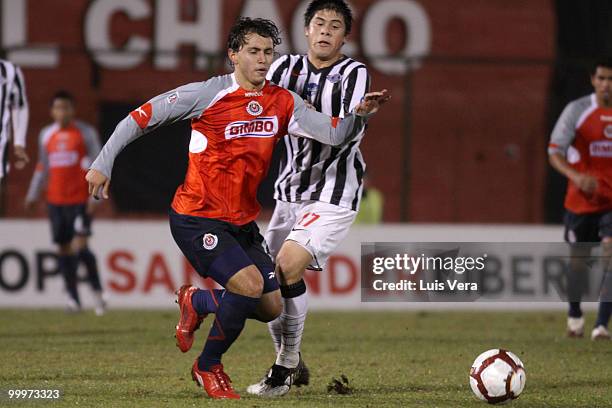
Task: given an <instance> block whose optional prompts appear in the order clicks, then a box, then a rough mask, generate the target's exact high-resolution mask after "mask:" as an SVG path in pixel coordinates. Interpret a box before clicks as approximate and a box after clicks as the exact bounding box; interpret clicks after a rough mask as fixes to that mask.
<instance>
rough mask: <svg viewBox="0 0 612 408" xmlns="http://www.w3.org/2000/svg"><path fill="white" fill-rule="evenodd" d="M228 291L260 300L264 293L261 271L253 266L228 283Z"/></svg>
mask: <svg viewBox="0 0 612 408" xmlns="http://www.w3.org/2000/svg"><path fill="white" fill-rule="evenodd" d="M227 289H228V290H230V291H231V292H234V293H238V294H239V295H243V296H248V297H253V298H259V297H261V294H262V292H263V278H262V276H261V273H259V270H258V269H257V268H256V267H255V266H253V265H251V266H248V267H246V268H244V269H242V270H240V271H239V272H238V273H236V274H235V275H234V276H232V278H231V279H230V280H229V281H228V282H227Z"/></svg>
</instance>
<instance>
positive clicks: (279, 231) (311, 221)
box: [265, 200, 357, 270]
mask: <svg viewBox="0 0 612 408" xmlns="http://www.w3.org/2000/svg"><path fill="white" fill-rule="evenodd" d="M356 216H357V212H356V211H353V210H350V209H348V208H343V207H339V206H337V205H333V204H329V203H324V202H321V201H301V202H299V203H288V202H285V201H279V200H277V201H276V207H275V208H274V213H273V214H272V219H271V220H270V224H268V230H267V231H266V234H265V238H266V244H267V245H268V250H269V252H270V255H271V256H272V259H275V258H276V255H277V254H278V251H279V250H280V248H281V246H282V245H283V242H285V241H286V240H291V241H295V242H297V243H298V244H300V245H301V246H302V247H304V249H306V250H307V251H308V252H309V253H310V254H311V255H312V263H311V265H310V266H309V268H311V269H315V270H321V269H323V266H325V263H326V262H327V258H329V255H330V254H331V253H332V252H333V251H334V250H335V249H336V248H337V247H338V245H339V244H340V242H341V241H342V240H343V239H344V238H345V237H346V235H347V234H348V231H349V228H350V227H351V225H352V224H353V221H355V217H356Z"/></svg>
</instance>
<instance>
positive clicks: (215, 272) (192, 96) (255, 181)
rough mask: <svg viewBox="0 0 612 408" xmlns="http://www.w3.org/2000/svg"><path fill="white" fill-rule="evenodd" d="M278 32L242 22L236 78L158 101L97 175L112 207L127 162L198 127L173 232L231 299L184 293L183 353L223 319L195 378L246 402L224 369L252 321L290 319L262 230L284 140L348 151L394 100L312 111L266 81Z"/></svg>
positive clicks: (125, 132)
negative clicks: (335, 111) (175, 132)
mask: <svg viewBox="0 0 612 408" xmlns="http://www.w3.org/2000/svg"><path fill="white" fill-rule="evenodd" d="M279 43H280V38H279V33H278V28H277V27H276V26H275V25H274V23H273V22H271V21H269V20H264V19H249V18H241V19H240V20H239V21H238V22H237V23H236V24H235V25H234V26H233V27H232V29H231V31H230V34H229V38H228V45H227V48H228V56H229V59H230V61H231V63H232V65H233V66H234V72H233V73H232V74H228V75H222V76H217V77H213V78H210V79H209V80H207V81H204V82H199V83H191V84H188V85H184V86H181V87H179V88H177V89H175V90H172V91H170V92H167V93H165V94H162V95H160V96H157V97H155V98H153V99H151V100H150V101H149V102H147V103H145V104H144V105H142V106H141V107H139V108H138V109H136V110H135V111H133V112H132V113H131V114H130V115H129V116H128V117H126V118H125V119H124V120H123V121H121V122H120V123H119V125H117V128H116V129H115V131H114V133H113V134H112V135H111V137H110V139H109V140H108V142H107V143H106V145H105V146H104V148H103V149H102V152H101V153H100V155H99V156H98V158H97V159H96V160H95V162H94V163H93V164H92V166H91V170H90V172H89V173H88V174H87V180H88V181H89V184H90V191H91V193H92V195H94V196H96V195H99V194H102V196H103V197H104V198H108V189H109V182H110V180H109V177H110V175H111V173H112V167H113V162H114V160H115V158H116V157H117V155H118V154H119V152H120V151H121V150H122V149H123V148H124V147H125V146H126V145H127V144H128V143H130V142H132V141H134V140H136V139H137V138H138V137H140V136H142V135H144V134H146V133H148V132H150V131H151V130H153V129H156V128H158V127H160V126H164V125H166V124H170V123H173V122H176V121H179V120H184V119H191V127H192V132H191V142H190V144H189V164H188V168H187V174H186V176H185V181H184V183H183V184H182V185H181V186H179V187H178V188H177V190H176V193H175V195H174V199H173V202H172V205H171V209H170V229H171V231H172V235H173V238H174V240H175V241H176V243H177V245H178V246H179V247H180V248H181V251H182V252H183V254H184V255H185V257H186V258H187V259H188V260H189V262H190V263H191V265H192V266H193V267H194V269H195V270H196V271H197V272H198V273H199V274H200V275H202V276H204V277H211V278H213V279H214V280H215V281H216V282H217V283H219V284H220V285H221V286H223V287H224V288H225V289H226V290H225V291H212V290H211V291H209V290H198V289H197V288H195V287H193V286H188V285H184V286H183V287H182V288H181V289H180V290H179V291H178V303H179V307H180V309H181V314H180V320H179V324H178V325H177V327H176V333H175V335H176V339H177V346H178V347H179V348H180V349H181V351H183V352H186V351H187V350H189V349H190V348H191V346H192V344H193V334H194V332H195V330H197V329H198V327H199V326H200V323H201V322H202V319H203V318H204V317H205V316H206V315H207V314H208V313H215V319H214V322H213V324H212V328H211V329H210V333H209V336H208V338H207V340H206V344H205V346H204V350H203V352H202V353H201V355H200V356H199V357H198V358H197V359H196V361H195V362H194V364H193V366H192V377H193V379H194V380H195V381H196V382H197V383H198V384H199V385H200V386H202V387H204V390H205V391H206V393H207V394H208V395H209V396H211V397H213V398H231V399H238V398H240V396H239V395H238V394H237V393H236V392H235V391H234V389H233V387H232V385H231V381H230V378H229V376H228V375H227V374H226V373H225V371H224V368H223V365H222V364H221V358H222V355H223V354H224V353H225V352H226V351H227V350H228V349H229V348H230V346H231V345H232V343H233V342H234V341H235V340H236V338H237V337H238V336H239V335H240V332H241V331H242V329H243V327H244V324H245V320H246V319H247V318H251V317H253V318H257V319H259V320H262V321H270V320H272V319H274V318H276V317H277V316H278V315H279V314H280V311H281V298H280V291H279V289H278V281H277V280H276V277H275V274H274V266H273V265H272V262H271V259H270V258H269V256H268V255H267V254H266V252H265V251H264V248H263V245H262V242H263V237H262V236H261V235H260V234H259V229H258V228H257V225H256V224H255V222H254V220H255V218H256V217H257V215H258V214H259V211H260V205H259V203H258V202H257V189H258V187H259V184H260V183H261V181H262V179H263V178H264V177H265V175H266V173H267V171H268V167H269V164H270V160H271V158H272V151H273V149H274V146H275V145H276V142H277V141H278V138H279V137H281V136H283V135H285V134H287V133H292V134H294V135H296V136H301V137H306V138H314V139H316V140H318V141H320V142H321V143H326V144H333V145H338V144H340V143H343V142H345V140H346V139H347V138H350V137H351V135H352V134H353V132H354V131H355V130H356V129H360V128H362V127H363V126H364V124H365V122H366V118H365V117H364V116H359V115H367V114H369V113H374V112H375V111H376V110H377V109H378V105H379V103H382V102H384V101H385V100H386V96H385V95H384V92H381V93H373V94H369V95H366V97H365V99H364V101H363V103H361V104H360V105H359V106H358V107H357V109H356V113H357V114H359V115H350V116H347V117H345V118H344V119H340V118H337V117H336V118H330V117H329V116H328V115H324V114H321V113H318V112H315V111H314V110H311V109H308V108H307V106H306V104H305V103H304V101H303V100H302V98H301V97H300V96H298V95H296V94H293V93H291V92H288V91H287V90H285V89H283V88H280V87H277V86H274V85H272V84H270V83H269V82H268V81H266V73H267V72H268V69H269V68H270V65H271V64H272V60H273V55H274V47H275V46H276V45H278V44H279Z"/></svg>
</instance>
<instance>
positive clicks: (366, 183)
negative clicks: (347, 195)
mask: <svg viewBox="0 0 612 408" xmlns="http://www.w3.org/2000/svg"><path fill="white" fill-rule="evenodd" d="M384 207H385V198H384V197H383V195H382V193H381V192H380V190H378V189H377V188H376V187H374V186H373V185H372V182H371V175H370V174H369V171H367V172H365V173H364V174H363V194H362V195H361V203H360V204H359V211H358V212H357V218H355V224H360V225H376V224H380V223H381V222H382V220H383V212H384Z"/></svg>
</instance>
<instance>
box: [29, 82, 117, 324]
mask: <svg viewBox="0 0 612 408" xmlns="http://www.w3.org/2000/svg"><path fill="white" fill-rule="evenodd" d="M74 108H75V106H74V99H73V97H72V95H71V94H69V93H67V92H65V91H60V92H57V93H56V94H55V95H54V96H53V98H52V100H51V117H52V118H53V123H52V124H50V125H48V126H46V127H44V128H43V129H42V130H41V132H40V136H39V140H38V156H39V159H38V163H37V165H36V170H35V172H34V175H33V177H32V181H31V182H30V188H29V189H28V194H27V196H26V202H25V206H26V211H28V212H30V211H31V209H32V208H33V207H34V205H35V203H36V202H37V201H38V199H39V196H40V193H41V191H42V189H43V188H44V187H45V186H46V190H47V193H46V199H47V204H48V215H49V220H50V221H51V233H52V235H53V242H55V243H56V244H57V245H58V261H59V268H60V272H61V273H62V276H63V277H64V282H65V284H66V290H67V292H68V295H69V303H68V310H69V311H79V310H80V309H81V301H80V298H79V292H78V289H77V282H78V280H77V268H78V264H79V262H82V263H83V264H84V265H85V268H86V269H87V277H88V281H89V282H90V284H91V286H92V289H93V291H94V297H95V299H94V300H95V304H96V306H95V312H96V314H97V315H102V314H104V311H105V302H104V300H103V297H102V285H101V283H100V276H99V274H98V265H97V261H96V257H95V255H94V254H93V253H92V252H91V250H90V249H89V246H88V244H87V240H88V237H89V236H90V235H91V218H92V214H93V209H94V206H95V203H94V202H93V200H89V201H88V198H89V192H88V186H87V182H86V181H85V180H84V177H85V174H86V172H87V169H88V168H89V164H90V163H91V160H92V159H93V158H94V157H96V156H97V155H98V153H99V152H100V142H99V139H98V134H97V132H96V130H95V129H94V128H93V127H92V126H90V125H88V124H87V123H84V122H82V121H80V120H76V119H75V109H74Z"/></svg>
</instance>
